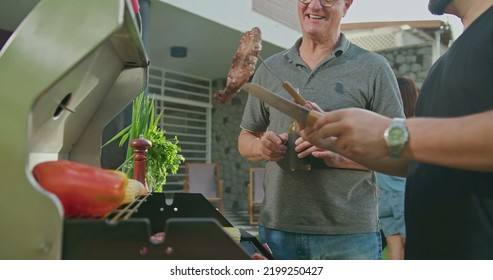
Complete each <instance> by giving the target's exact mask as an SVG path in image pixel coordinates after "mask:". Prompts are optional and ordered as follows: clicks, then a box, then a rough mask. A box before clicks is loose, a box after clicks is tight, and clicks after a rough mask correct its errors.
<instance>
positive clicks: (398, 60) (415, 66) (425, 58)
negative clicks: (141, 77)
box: [212, 45, 432, 210]
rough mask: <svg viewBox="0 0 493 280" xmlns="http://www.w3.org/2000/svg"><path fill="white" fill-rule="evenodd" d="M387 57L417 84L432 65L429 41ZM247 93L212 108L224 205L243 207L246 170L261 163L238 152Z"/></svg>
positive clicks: (214, 154)
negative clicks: (228, 102)
mask: <svg viewBox="0 0 493 280" xmlns="http://www.w3.org/2000/svg"><path fill="white" fill-rule="evenodd" d="M379 53H380V54H382V55H383V56H385V57H386V58H387V60H388V61H389V63H390V65H391V67H392V69H393V70H394V73H395V74H396V75H406V76H409V77H411V78H412V79H414V80H415V81H416V83H417V84H418V87H420V86H421V84H422V82H423V81H424V79H425V78H426V75H427V73H428V70H429V68H430V66H431V65H432V48H431V46H430V45H420V46H410V47H406V48H398V49H390V50H385V51H382V52H379ZM224 86H225V80H224V79H223V80H217V81H215V82H214V85H213V92H215V91H216V90H217V89H219V88H224ZM247 96H248V95H247V93H245V92H240V93H238V94H237V95H236V97H234V98H233V100H232V102H231V103H230V104H228V105H215V106H214V109H213V112H212V161H214V162H218V163H219V164H220V168H221V175H222V178H223V200H224V208H225V209H227V210H246V209H247V184H248V170H249V168H250V167H257V166H263V165H264V163H252V162H250V161H248V160H246V159H243V158H242V157H241V156H240V154H239V153H238V148H237V143H238V142H237V139H238V134H239V132H240V130H241V129H240V122H241V118H242V116H243V108H244V106H245V102H246V99H247Z"/></svg>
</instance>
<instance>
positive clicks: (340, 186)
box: [238, 0, 404, 259]
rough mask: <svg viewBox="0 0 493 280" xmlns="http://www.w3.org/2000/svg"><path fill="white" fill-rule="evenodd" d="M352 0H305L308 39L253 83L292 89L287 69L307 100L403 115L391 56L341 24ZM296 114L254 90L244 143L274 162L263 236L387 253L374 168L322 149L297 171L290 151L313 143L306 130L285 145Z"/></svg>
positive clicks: (360, 255)
mask: <svg viewBox="0 0 493 280" xmlns="http://www.w3.org/2000/svg"><path fill="white" fill-rule="evenodd" d="M352 3H353V1H352V0H318V1H311V0H310V1H308V0H299V2H298V17H299V20H300V24H301V29H302V38H300V39H299V40H297V41H296V42H295V44H294V46H293V47H291V48H290V49H288V50H285V51H283V52H281V53H278V54H276V55H273V56H271V57H269V58H268V59H266V61H265V64H267V66H268V67H266V66H265V65H260V66H259V68H258V70H257V72H256V73H255V75H254V77H253V83H256V84H260V85H261V86H263V87H265V88H268V89H270V90H271V91H273V92H274V93H276V94H278V95H281V96H283V97H285V98H290V97H289V94H288V93H287V92H286V91H285V90H284V89H283V87H282V85H281V82H280V80H279V78H277V77H281V78H282V79H283V80H285V81H289V82H290V83H291V84H292V85H293V86H294V87H296V88H297V89H298V90H299V93H300V94H301V95H302V96H303V97H304V98H305V99H306V100H308V105H307V106H312V107H313V108H316V109H318V110H323V111H331V110H336V109H340V108H348V107H357V108H364V109H367V110H371V111H374V112H377V113H379V114H382V115H386V116H388V117H404V113H403V109H402V101H401V97H400V94H399V88H398V86H397V81H396V78H395V75H394V73H393V71H392V69H391V68H390V66H389V64H388V62H387V60H386V59H385V58H384V57H382V56H380V55H378V54H375V53H372V52H369V51H367V50H364V49H362V48H360V47H358V46H356V45H354V44H352V43H351V42H350V41H349V40H348V39H347V38H346V37H345V36H344V34H342V33H341V20H342V17H344V16H345V15H346V13H347V11H348V10H349V8H350V7H351V5H352ZM273 72H274V73H273ZM276 76H277V77H276ZM292 121H293V120H292V119H291V118H289V117H288V116H286V115H284V114H282V113H281V112H279V111H277V110H275V109H274V108H271V107H270V106H269V105H268V104H265V103H263V102H262V101H260V100H259V99H257V98H255V97H253V96H249V97H248V101H247V103H246V106H245V111H244V115H243V119H242V122H241V125H240V126H241V128H242V130H241V132H240V135H239V137H238V149H239V151H240V154H241V155H242V156H243V157H245V158H247V159H249V160H252V161H257V162H258V161H266V174H265V181H264V188H265V198H264V202H263V205H262V209H261V213H260V219H259V224H260V226H259V234H260V239H261V241H262V242H265V243H267V245H268V246H269V247H270V248H271V249H272V251H273V255H274V257H275V258H277V259H381V255H382V247H381V237H380V231H379V221H378V210H377V202H378V189H377V186H376V183H375V176H374V174H373V172H372V171H370V170H368V169H367V168H365V167H363V166H360V165H358V164H356V163H354V162H352V161H350V160H348V159H346V158H343V157H341V156H340V155H338V154H334V153H332V152H329V151H326V150H320V149H318V150H316V151H313V152H311V154H310V156H309V158H310V161H311V164H310V165H311V169H309V170H301V171H291V168H290V166H289V154H290V153H295V156H296V154H298V153H300V152H302V151H303V150H304V149H305V148H306V146H307V143H306V142H304V141H303V140H302V139H301V138H298V139H297V141H296V144H295V147H290V146H289V145H287V143H288V135H287V133H286V132H287V131H288V127H289V125H290V124H291V123H292ZM312 149H313V147H312Z"/></svg>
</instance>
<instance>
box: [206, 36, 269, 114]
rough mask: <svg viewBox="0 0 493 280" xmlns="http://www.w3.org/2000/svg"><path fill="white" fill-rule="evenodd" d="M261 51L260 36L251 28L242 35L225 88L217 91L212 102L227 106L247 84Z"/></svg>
mask: <svg viewBox="0 0 493 280" xmlns="http://www.w3.org/2000/svg"><path fill="white" fill-rule="evenodd" d="M261 49H262V36H261V32H260V29H259V28H258V27H254V28H252V29H251V30H250V31H247V32H245V33H244V34H243V36H242V37H241V40H240V45H239V46H238V49H237V50H236V53H235V54H234V56H233V62H232V64H231V68H230V69H229V72H228V77H227V80H226V88H224V89H223V90H219V91H218V92H216V94H215V95H214V101H215V102H216V103H218V104H228V103H229V102H230V101H231V99H233V97H234V96H235V95H236V94H237V93H238V92H239V91H240V89H241V87H242V86H243V85H244V84H245V83H247V82H248V80H249V79H250V77H251V76H252V75H253V73H254V72H255V66H256V64H257V60H258V57H259V55H260V50H261Z"/></svg>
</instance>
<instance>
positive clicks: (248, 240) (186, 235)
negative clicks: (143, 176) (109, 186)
mask: <svg viewBox="0 0 493 280" xmlns="http://www.w3.org/2000/svg"><path fill="white" fill-rule="evenodd" d="M132 207H133V208H132ZM120 211H122V212H123V213H122V212H120ZM122 217H124V218H122ZM230 226H232V225H231V224H230V223H229V222H228V221H227V220H226V218H224V216H222V215H221V213H220V212H219V211H217V209H216V208H215V207H214V206H213V205H212V204H211V203H210V202H209V201H208V200H207V199H206V198H204V197H203V196H202V195H201V194H193V193H183V194H181V193H180V194H175V195H174V197H173V199H172V200H170V199H169V198H166V196H165V195H164V194H163V193H152V194H150V195H148V196H146V197H143V198H141V200H138V201H137V202H136V203H135V205H134V206H131V207H123V208H122V209H118V210H117V211H115V212H114V213H112V214H110V215H109V216H108V217H105V218H102V219H65V220H64V234H63V236H64V240H63V250H62V258H63V259H97V260H99V259H101V260H104V259H112V260H113V259H134V260H137V259H162V260H187V259H189V260H201V259H209V260H219V259H237V260H242V259H245V260H246V259H251V255H252V254H253V253H256V252H260V253H262V254H264V255H265V256H266V257H268V258H269V259H271V258H272V256H270V254H268V252H267V253H266V251H265V249H264V248H263V247H262V245H260V243H259V242H258V241H257V240H256V239H254V237H252V236H248V235H249V234H248V233H246V232H242V240H241V242H240V244H238V243H236V242H235V241H234V240H233V239H232V238H231V237H230V236H229V235H228V234H227V233H226V232H225V231H224V230H223V227H230ZM159 232H165V235H166V237H165V239H164V242H163V243H160V244H154V243H153V242H151V240H150V237H151V235H153V234H155V233H159Z"/></svg>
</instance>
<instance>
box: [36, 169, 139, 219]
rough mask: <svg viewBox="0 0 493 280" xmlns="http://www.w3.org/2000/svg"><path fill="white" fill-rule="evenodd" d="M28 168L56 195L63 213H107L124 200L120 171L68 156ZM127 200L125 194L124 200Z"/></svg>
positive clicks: (124, 177) (124, 182) (124, 179)
mask: <svg viewBox="0 0 493 280" xmlns="http://www.w3.org/2000/svg"><path fill="white" fill-rule="evenodd" d="M32 172H33V175H34V178H35V179H36V180H37V181H38V183H39V184H40V185H41V187H42V188H43V189H45V190H47V191H49V192H51V193H53V194H55V195H56V196H57V197H58V199H60V201H61V203H62V205H63V208H64V213H65V216H66V217H101V216H104V215H106V214H108V213H110V212H111V211H113V210H115V209H116V208H118V207H119V206H120V205H121V204H122V203H124V199H125V195H126V191H127V186H128V180H129V179H128V176H127V175H126V174H125V173H123V172H120V171H116V170H109V169H102V168H97V167H93V166H91V165H87V164H82V163H78V162H74V161H69V160H57V161H46V162H42V163H39V164H37V165H36V166H34V168H33V171H32ZM129 191H130V189H129ZM131 193H134V195H135V193H136V192H135V190H132V192H131ZM130 200H131V199H128V197H127V199H126V201H125V202H126V203H128V202H129V201H130Z"/></svg>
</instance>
